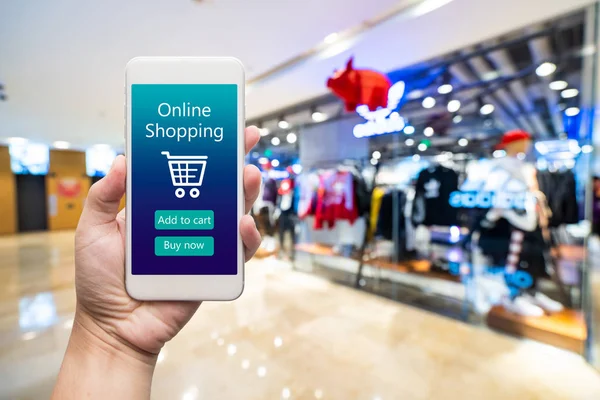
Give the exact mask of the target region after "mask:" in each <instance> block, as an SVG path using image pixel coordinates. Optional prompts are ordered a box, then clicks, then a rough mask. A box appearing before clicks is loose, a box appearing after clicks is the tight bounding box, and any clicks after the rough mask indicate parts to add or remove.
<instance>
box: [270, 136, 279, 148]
mask: <svg viewBox="0 0 600 400" xmlns="http://www.w3.org/2000/svg"><path fill="white" fill-rule="evenodd" d="M279 143H281V140H279V138H278V137H277V136H275V137H274V138H273V139H271V144H272V145H273V146H279Z"/></svg>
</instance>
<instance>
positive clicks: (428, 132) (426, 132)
mask: <svg viewBox="0 0 600 400" xmlns="http://www.w3.org/2000/svg"><path fill="white" fill-rule="evenodd" d="M423 134H424V135H425V136H427V137H430V136H433V134H434V130H433V128H432V127H430V126H428V127H427V128H425V130H424V131H423Z"/></svg>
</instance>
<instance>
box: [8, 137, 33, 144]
mask: <svg viewBox="0 0 600 400" xmlns="http://www.w3.org/2000/svg"><path fill="white" fill-rule="evenodd" d="M28 141H29V140H27V139H25V138H22V137H9V138H8V143H9V144H12V145H19V144H26V143H27V142H28Z"/></svg>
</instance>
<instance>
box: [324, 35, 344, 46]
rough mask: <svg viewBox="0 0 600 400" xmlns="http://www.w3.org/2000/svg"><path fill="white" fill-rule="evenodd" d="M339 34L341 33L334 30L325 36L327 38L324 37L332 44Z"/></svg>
mask: <svg viewBox="0 0 600 400" xmlns="http://www.w3.org/2000/svg"><path fill="white" fill-rule="evenodd" d="M339 36H340V35H339V34H338V33H337V32H333V33H330V34H329V35H327V36H325V39H323V41H324V42H325V43H327V44H331V43H333V42H335V41H336V40H337V39H338V37H339Z"/></svg>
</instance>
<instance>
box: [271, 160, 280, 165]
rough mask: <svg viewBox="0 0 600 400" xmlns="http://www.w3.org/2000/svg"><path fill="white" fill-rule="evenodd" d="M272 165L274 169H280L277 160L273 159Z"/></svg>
mask: <svg viewBox="0 0 600 400" xmlns="http://www.w3.org/2000/svg"><path fill="white" fill-rule="evenodd" d="M271 165H272V166H274V167H279V160H277V159H276V158H274V159H272V160H271Z"/></svg>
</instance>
